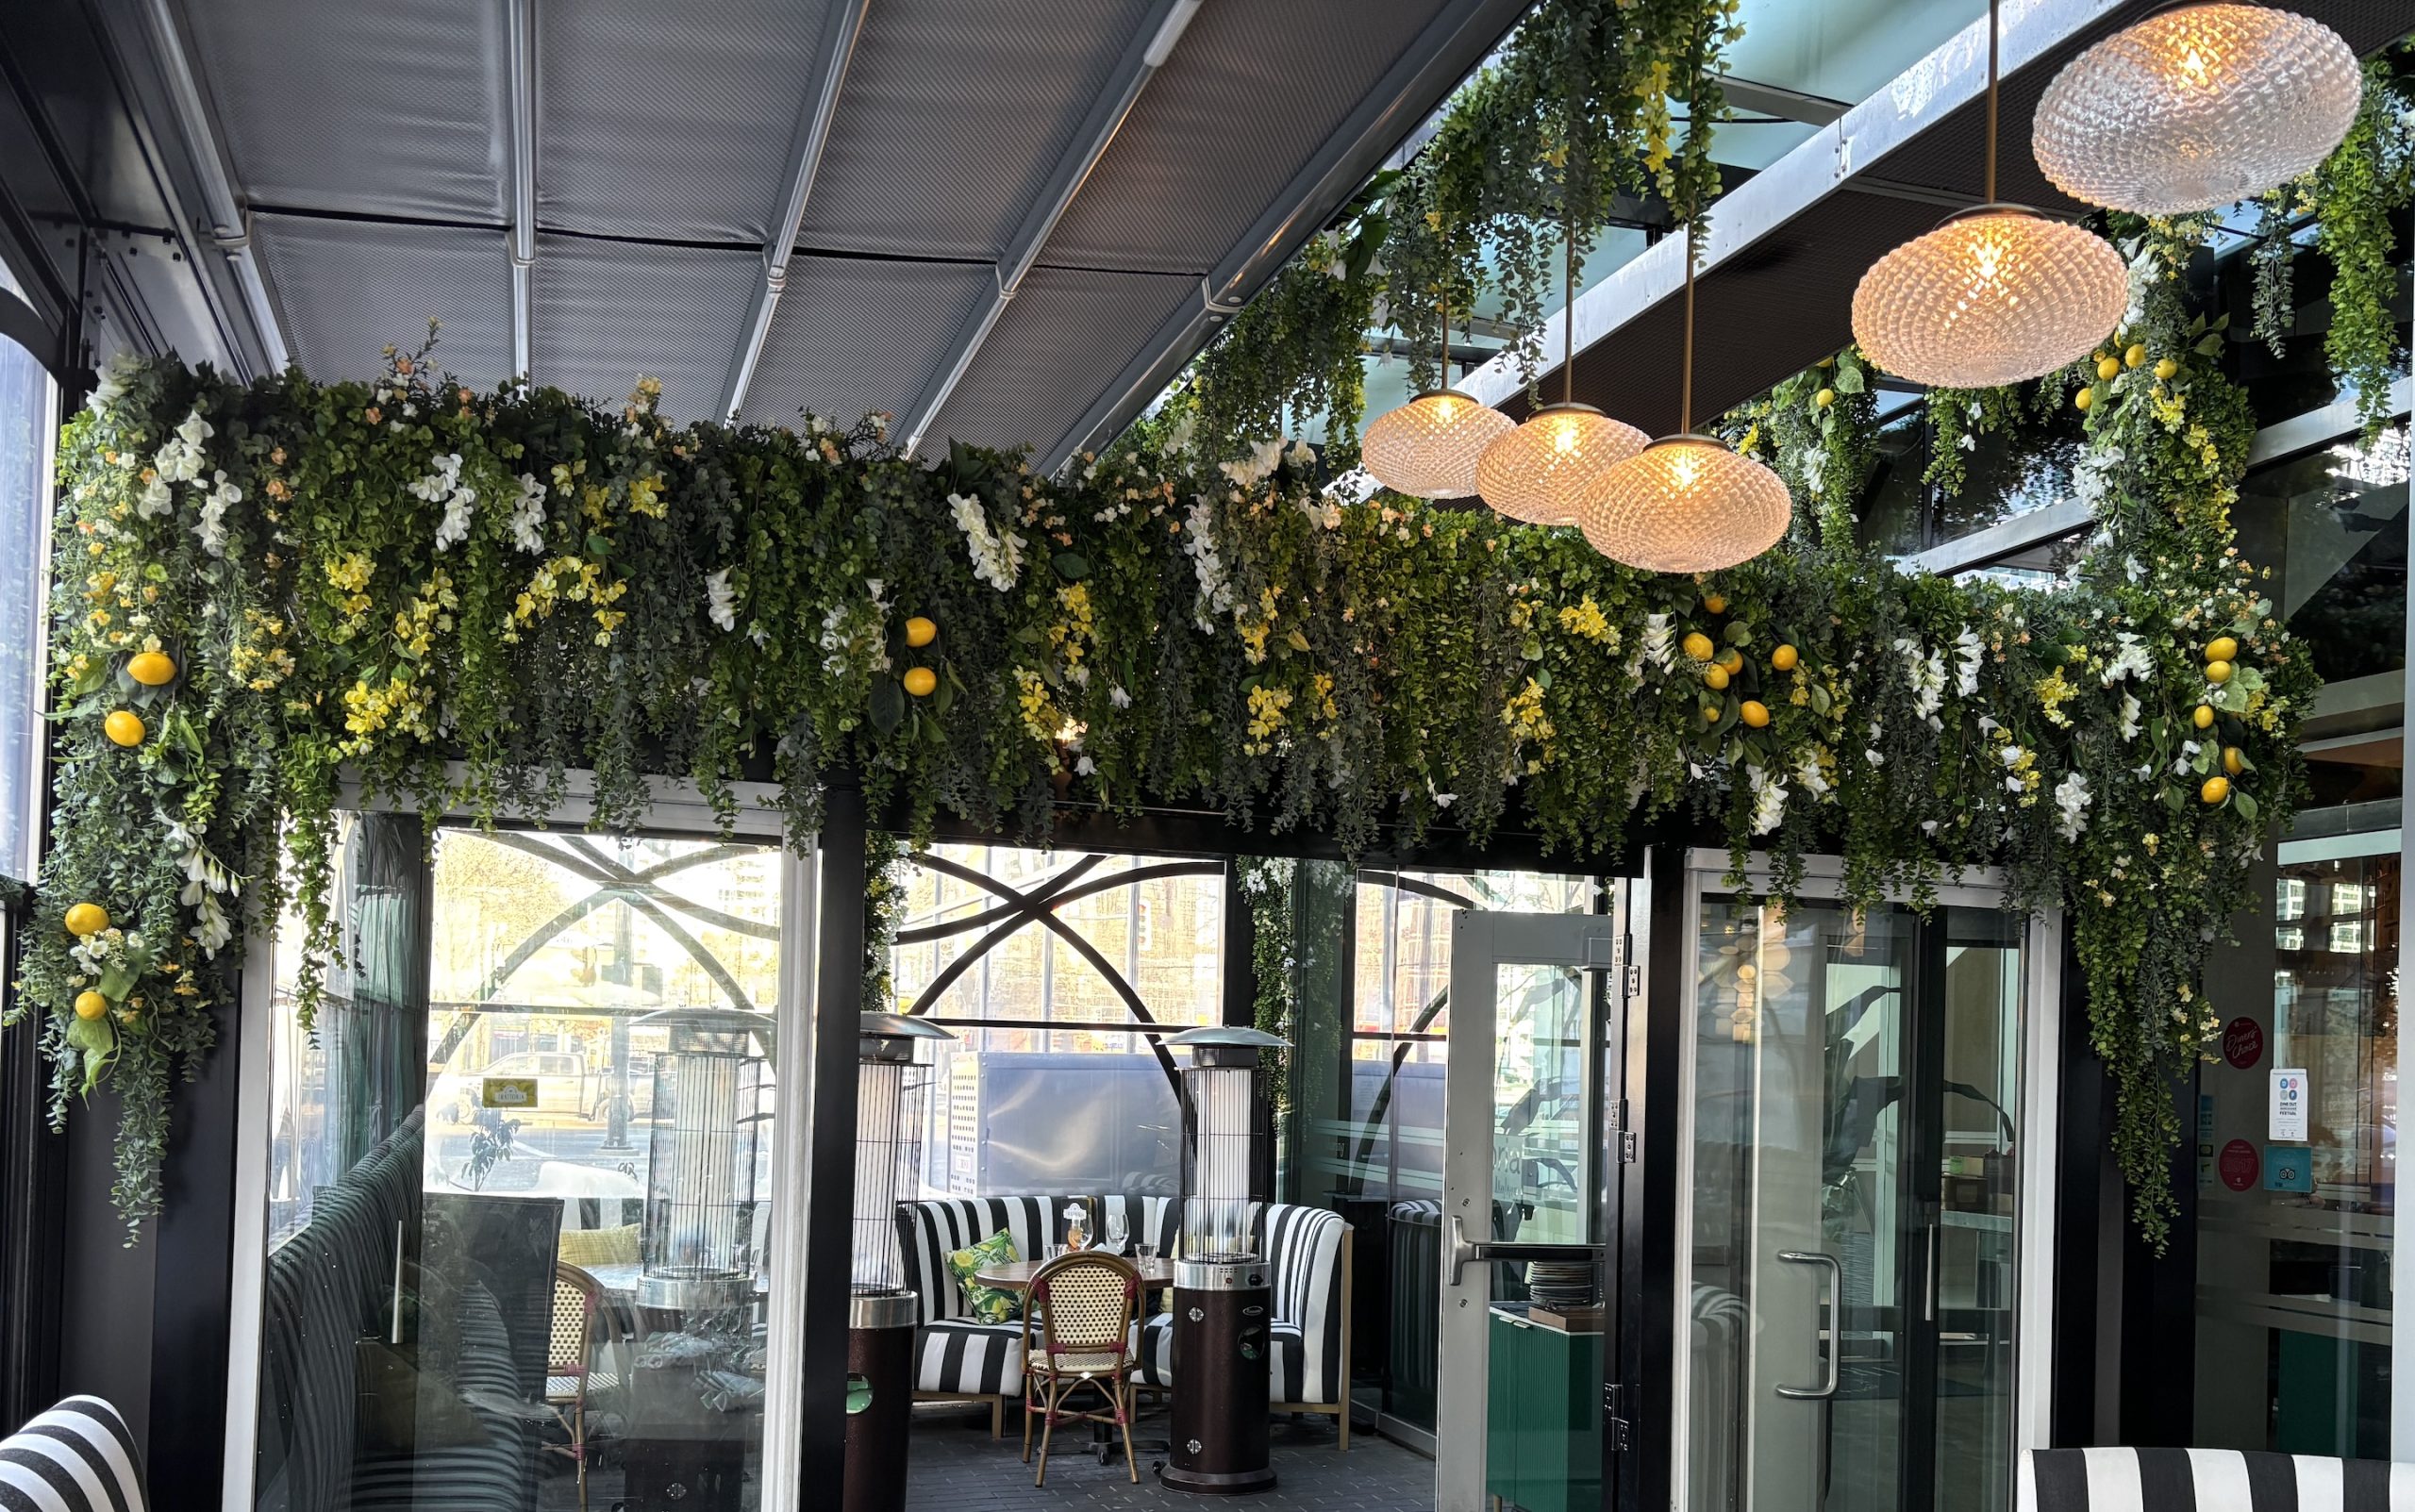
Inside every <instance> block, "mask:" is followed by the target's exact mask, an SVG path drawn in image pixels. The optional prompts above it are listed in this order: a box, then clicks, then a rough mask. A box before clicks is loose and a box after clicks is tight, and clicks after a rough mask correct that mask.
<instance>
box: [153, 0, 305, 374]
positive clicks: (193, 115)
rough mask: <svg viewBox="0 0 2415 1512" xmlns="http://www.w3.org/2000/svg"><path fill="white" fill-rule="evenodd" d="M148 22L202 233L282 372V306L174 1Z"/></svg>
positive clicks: (157, 1)
mask: <svg viewBox="0 0 2415 1512" xmlns="http://www.w3.org/2000/svg"><path fill="white" fill-rule="evenodd" d="M142 18H143V22H144V24H145V25H146V27H147V28H148V30H149V31H150V34H151V36H150V42H151V49H152V52H153V53H154V54H155V55H156V57H157V58H158V65H159V73H160V75H161V77H162V79H163V81H164V82H165V84H166V85H167V91H168V103H169V106H170V108H172V109H174V110H175V116H176V126H177V129H178V130H179V131H180V132H181V133H182V135H183V137H184V140H185V147H186V149H187V152H188V154H189V156H190V157H191V158H192V166H193V173H194V174H195V176H196V177H197V179H198V180H199V183H200V187H201V196H202V210H203V214H202V217H201V220H200V223H199V224H200V228H201V231H202V234H203V236H204V237H205V238H206V239H207V240H208V242H209V244H210V245H211V246H213V247H215V248H216V249H217V250H218V251H219V253H220V254H221V255H223V256H224V257H225V258H226V265H227V268H228V271H229V272H231V273H232V274H234V277H235V287H236V288H237V290H238V291H241V294H242V301H243V307H244V308H245V310H246V311H247V312H248V313H249V314H250V316H251V321H252V326H253V331H254V334H255V335H256V336H257V337H258V341H259V343H260V351H261V354H262V355H263V356H264V357H266V359H267V363H268V368H269V371H270V372H272V373H275V372H281V371H283V370H284V368H285V366H286V364H287V363H288V362H289V361H290V360H291V353H290V352H289V351H288V350H287V348H286V344H285V331H284V328H283V327H282V326H280V325H279V324H277V319H276V302H275V300H274V299H272V298H271V297H270V295H269V288H268V275H267V274H266V273H265V272H264V271H263V270H262V269H261V267H260V261H259V254H258V252H257V251H256V250H255V249H254V248H253V246H252V218H251V215H250V213H249V212H248V211H247V210H245V209H244V208H243V204H242V199H241V198H240V197H239V196H238V195H237V194H236V192H235V179H234V174H233V173H232V172H231V171H230V170H229V169H228V167H227V161H226V154H225V148H224V147H223V146H222V145H221V144H220V142H219V140H218V125H217V122H216V120H215V119H214V118H213V117H212V116H211V114H210V110H209V107H208V103H207V102H206V101H204V99H203V98H202V93H201V80H200V78H199V76H198V75H195V74H194V73H193V68H192V58H191V56H190V55H189V54H188V53H187V52H186V51H185V42H184V34H183V32H182V31H181V30H179V29H178V27H177V25H176V18H175V11H174V10H173V9H172V8H171V6H170V0H146V3H145V4H144V5H143V7H142ZM234 355H235V356H237V357H241V356H242V354H241V353H237V354H234ZM247 365H248V364H247Z"/></svg>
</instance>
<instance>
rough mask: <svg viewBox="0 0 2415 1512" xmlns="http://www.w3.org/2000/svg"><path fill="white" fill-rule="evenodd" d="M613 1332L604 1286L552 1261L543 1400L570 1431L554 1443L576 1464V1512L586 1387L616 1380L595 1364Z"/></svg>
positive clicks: (582, 1507) (581, 1487) (583, 1481)
mask: <svg viewBox="0 0 2415 1512" xmlns="http://www.w3.org/2000/svg"><path fill="white" fill-rule="evenodd" d="M617 1333H618V1329H617V1328H616V1327H615V1326H614V1324H613V1322H612V1316H611V1310H610V1304H609V1303H608V1300H607V1298H606V1297H605V1294H604V1288H603V1287H602V1286H601V1285H600V1284H599V1283H598V1282H597V1281H596V1279H595V1278H594V1277H593V1276H591V1275H590V1274H588V1273H587V1272H586V1271H582V1270H580V1269H579V1268H578V1267H577V1266H575V1265H572V1264H569V1263H568V1262H566V1261H558V1262H556V1264H555V1266H554V1312H553V1319H552V1326H551V1327H550V1328H549V1329H548V1330H547V1339H546V1351H545V1404H546V1405H547V1406H549V1407H551V1408H553V1409H554V1416H555V1417H557V1418H558V1419H559V1420H560V1421H561V1425H562V1431H563V1432H565V1433H567V1434H569V1435H570V1443H569V1445H568V1446H567V1448H564V1447H563V1446H560V1445H557V1446H555V1448H556V1449H557V1450H558V1451H559V1452H561V1453H566V1454H569V1455H570V1457H571V1458H572V1459H573V1460H575V1462H576V1464H577V1468H578V1506H579V1512H587V1460H588V1453H589V1449H588V1442H587V1399H588V1393H589V1392H591V1391H596V1390H605V1391H608V1390H610V1389H612V1388H613V1387H617V1386H619V1385H620V1380H621V1378H620V1375H619V1374H618V1372H616V1371H612V1370H610V1369H603V1370H599V1369H597V1368H596V1360H597V1358H598V1356H599V1355H603V1354H606V1353H607V1352H608V1350H609V1349H610V1347H611V1345H612V1343H613V1342H614V1338H615V1336H616V1335H617Z"/></svg>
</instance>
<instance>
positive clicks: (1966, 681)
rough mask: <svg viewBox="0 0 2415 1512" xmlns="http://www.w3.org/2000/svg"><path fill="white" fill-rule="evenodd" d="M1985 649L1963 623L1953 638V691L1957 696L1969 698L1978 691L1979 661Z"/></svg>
mask: <svg viewBox="0 0 2415 1512" xmlns="http://www.w3.org/2000/svg"><path fill="white" fill-rule="evenodd" d="M1986 651H1987V647H1986V643H1985V642H1983V641H1982V640H1980V639H1979V636H1978V632H1977V631H1975V630H1973V629H1972V628H1971V627H1970V626H1969V625H1964V626H1963V627H1962V632H1961V633H1960V634H1959V635H1957V636H1956V637H1955V638H1954V691H1955V693H1956V694H1957V696H1959V697H1962V698H1970V697H1972V696H1974V695H1975V694H1976V693H1977V692H1978V690H1979V662H1980V659H1981V658H1982V657H1983V656H1985V655H1986Z"/></svg>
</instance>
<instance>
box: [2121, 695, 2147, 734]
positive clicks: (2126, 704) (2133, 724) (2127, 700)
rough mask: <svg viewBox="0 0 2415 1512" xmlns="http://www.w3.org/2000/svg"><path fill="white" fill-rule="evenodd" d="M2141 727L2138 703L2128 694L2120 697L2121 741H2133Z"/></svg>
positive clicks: (2136, 699) (2135, 698) (2134, 697)
mask: <svg viewBox="0 0 2415 1512" xmlns="http://www.w3.org/2000/svg"><path fill="white" fill-rule="evenodd" d="M2141 727H2142V726H2141V725H2140V723H2139V701H2138V698H2137V697H2136V696H2135V695H2133V694H2130V693H2124V694H2123V695H2122V739H2124V740H2135V739H2138V738H2139V731H2140V728H2141Z"/></svg>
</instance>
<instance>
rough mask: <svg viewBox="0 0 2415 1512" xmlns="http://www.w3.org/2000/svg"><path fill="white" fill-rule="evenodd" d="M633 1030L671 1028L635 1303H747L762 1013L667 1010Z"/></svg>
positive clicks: (677, 1307)
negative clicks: (640, 1028) (639, 1028)
mask: <svg viewBox="0 0 2415 1512" xmlns="http://www.w3.org/2000/svg"><path fill="white" fill-rule="evenodd" d="M635 1026H637V1027H661V1028H664V1029H667V1030H668V1031H669V1032H670V1047H669V1049H668V1050H666V1051H665V1052H664V1054H662V1055H658V1056H657V1057H656V1059H655V1063H654V1115H653V1125H654V1137H653V1140H652V1143H651V1147H650V1148H649V1149H648V1151H647V1154H646V1168H645V1221H644V1222H643V1223H642V1224H641V1225H640V1227H639V1230H638V1259H639V1262H640V1263H639V1269H638V1287H637V1300H638V1305H639V1306H641V1307H644V1308H648V1309H652V1310H657V1311H662V1312H677V1313H698V1312H715V1311H725V1310H728V1309H732V1308H741V1307H752V1306H753V1305H754V1304H755V1253H756V1251H755V1238H756V1236H755V1232H754V1229H755V1180H756V1175H757V1164H758V1162H757V1155H758V1151H757V1149H756V1142H757V1139H758V1137H759V1134H760V1132H761V1130H762V1128H763V1119H762V1117H761V1114H762V1112H763V1089H764V1070H765V1063H764V1056H763V1055H762V1054H761V1052H760V1051H759V1050H758V1044H759V1042H760V1037H761V1036H762V1035H763V1034H764V1032H765V1030H766V1028H767V1023H766V1021H765V1018H764V1016H763V1015H761V1014H756V1013H745V1012H741V1011H740V1010H738V1009H734V1008H672V1009H666V1010H664V1011H662V1012H659V1013H649V1014H646V1015H644V1016H643V1017H641V1018H640V1019H638V1020H637V1021H636V1025H635Z"/></svg>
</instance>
